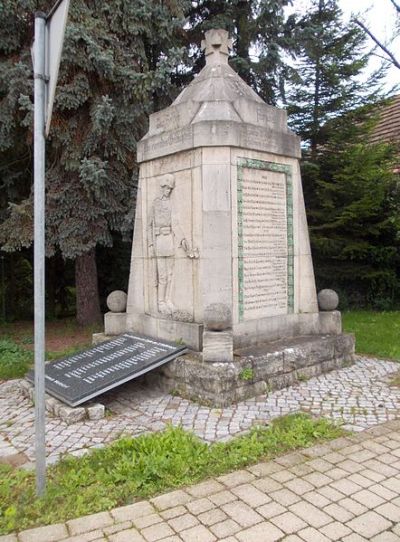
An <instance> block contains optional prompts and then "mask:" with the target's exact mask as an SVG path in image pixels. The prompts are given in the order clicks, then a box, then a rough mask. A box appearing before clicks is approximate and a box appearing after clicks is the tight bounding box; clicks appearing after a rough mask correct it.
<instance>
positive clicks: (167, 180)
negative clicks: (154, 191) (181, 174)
mask: <svg viewBox="0 0 400 542" xmlns="http://www.w3.org/2000/svg"><path fill="white" fill-rule="evenodd" d="M160 186H161V188H163V187H164V186H169V188H171V190H172V189H174V188H175V179H174V176H173V175H171V174H170V173H167V175H164V176H163V177H162V179H161V181H160Z"/></svg>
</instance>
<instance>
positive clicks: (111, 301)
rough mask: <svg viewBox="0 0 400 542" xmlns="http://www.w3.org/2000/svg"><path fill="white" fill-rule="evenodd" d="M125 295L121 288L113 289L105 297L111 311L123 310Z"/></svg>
mask: <svg viewBox="0 0 400 542" xmlns="http://www.w3.org/2000/svg"><path fill="white" fill-rule="evenodd" d="M127 297H128V296H127V295H126V293H125V292H123V291H122V290H114V291H113V292H111V294H110V295H109V296H108V297H107V307H108V308H109V309H110V311H111V312H125V311H126V300H127Z"/></svg>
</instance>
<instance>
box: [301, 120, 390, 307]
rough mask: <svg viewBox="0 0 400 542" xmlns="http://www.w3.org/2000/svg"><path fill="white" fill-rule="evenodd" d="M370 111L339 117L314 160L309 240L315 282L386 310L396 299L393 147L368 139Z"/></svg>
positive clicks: (353, 302)
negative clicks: (313, 203) (365, 114)
mask: <svg viewBox="0 0 400 542" xmlns="http://www.w3.org/2000/svg"><path fill="white" fill-rule="evenodd" d="M373 122H374V120H373V117H370V120H369V121H364V123H359V122H358V119H357V117H356V113H355V114H349V115H346V116H345V117H343V118H342V119H339V120H338V121H337V124H338V125H337V126H336V130H333V128H332V133H331V137H330V139H329V141H328V142H327V143H326V145H325V148H324V150H323V152H321V153H320V155H319V159H318V164H317V166H318V171H317V175H316V200H317V205H316V207H315V209H314V213H313V220H312V224H311V242H312V246H313V254H314V262H315V267H316V274H317V282H318V284H319V286H320V287H331V288H332V287H333V288H336V289H338V290H339V291H340V292H341V294H343V295H344V298H345V299H347V303H348V304H350V305H353V306H354V305H355V306H357V305H358V306H364V307H365V306H372V307H374V308H377V309H388V308H393V307H394V306H396V303H398V302H399V301H400V286H399V280H398V278H399V276H400V187H399V183H398V175H396V174H395V173H394V170H395V168H394V165H395V163H396V152H397V149H396V148H395V147H394V146H392V145H388V144H386V143H380V144H371V143H369V142H368V132H369V130H370V129H371V128H372V126H373Z"/></svg>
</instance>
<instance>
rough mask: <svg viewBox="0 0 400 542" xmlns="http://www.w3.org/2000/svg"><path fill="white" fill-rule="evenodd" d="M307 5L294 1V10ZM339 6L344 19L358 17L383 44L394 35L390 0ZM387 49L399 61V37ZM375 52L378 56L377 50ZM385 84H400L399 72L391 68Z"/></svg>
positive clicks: (345, 0)
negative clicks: (353, 15) (356, 15)
mask: <svg viewBox="0 0 400 542" xmlns="http://www.w3.org/2000/svg"><path fill="white" fill-rule="evenodd" d="M309 4H310V0H295V1H294V8H295V9H296V11H297V10H301V11H303V10H305V9H307V6H309ZM339 5H340V7H341V8H342V10H343V12H344V15H345V17H346V18H348V17H350V16H351V14H352V13H354V14H358V15H360V18H362V19H363V21H364V22H365V23H366V26H367V27H368V28H369V29H370V30H371V31H372V32H373V34H375V35H376V37H377V38H378V39H379V40H380V41H382V42H384V43H387V42H388V40H389V39H390V38H391V37H392V36H393V34H394V33H395V21H396V11H395V8H394V6H393V5H392V3H391V2H390V0H339ZM370 43H371V47H372V46H373V42H372V40H370ZM389 48H390V50H391V51H392V53H394V54H395V56H396V57H397V59H399V58H400V37H399V36H398V37H397V39H396V40H395V41H394V42H393V43H392V44H391V45H390V46H389ZM376 52H377V53H378V54H380V52H379V51H378V50H377V51H376ZM377 61H379V59H377ZM386 83H387V86H388V87H391V86H393V85H395V84H399V83H400V70H399V69H398V68H394V67H393V68H391V69H390V70H389V73H388V76H387V79H386Z"/></svg>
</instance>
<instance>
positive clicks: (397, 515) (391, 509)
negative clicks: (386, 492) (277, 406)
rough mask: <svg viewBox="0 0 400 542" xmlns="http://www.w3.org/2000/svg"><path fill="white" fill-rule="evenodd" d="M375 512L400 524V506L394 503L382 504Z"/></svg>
mask: <svg viewBox="0 0 400 542" xmlns="http://www.w3.org/2000/svg"><path fill="white" fill-rule="evenodd" d="M375 512H377V513H378V514H381V516H384V517H385V518H387V519H388V520H390V521H393V522H394V523H396V524H400V508H399V507H398V506H396V505H395V504H393V503H390V502H388V503H385V504H382V505H381V506H378V508H376V509H375Z"/></svg>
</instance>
